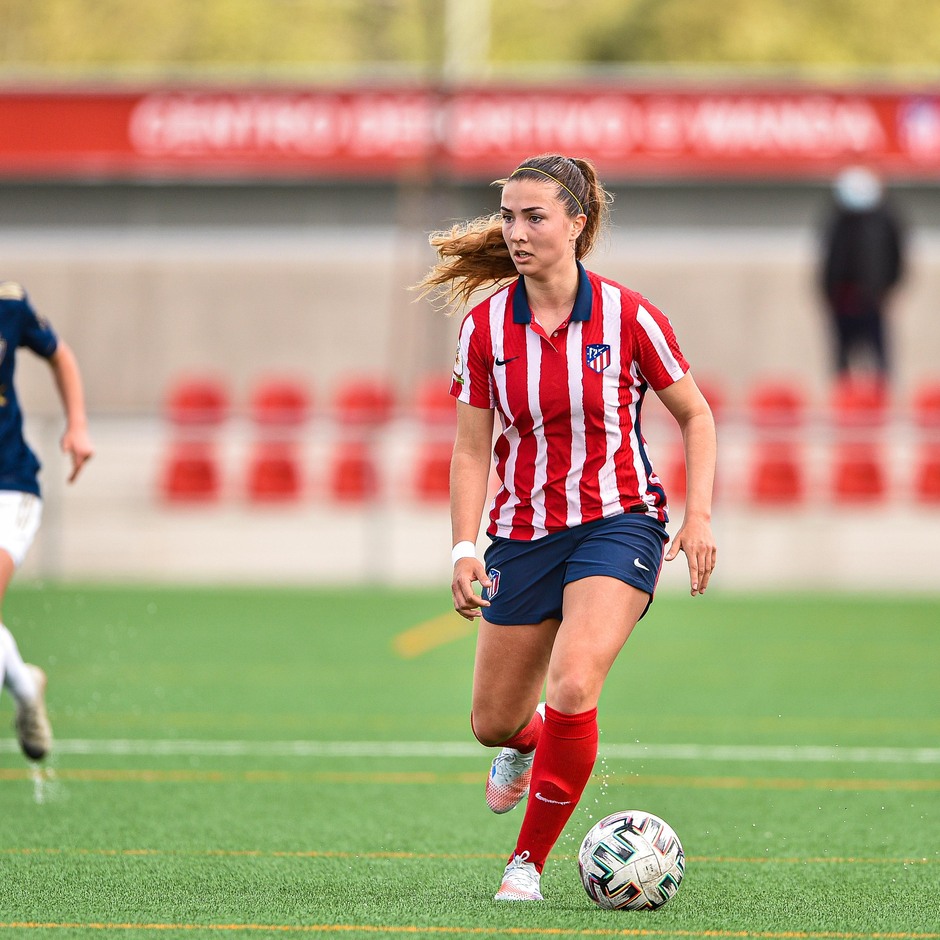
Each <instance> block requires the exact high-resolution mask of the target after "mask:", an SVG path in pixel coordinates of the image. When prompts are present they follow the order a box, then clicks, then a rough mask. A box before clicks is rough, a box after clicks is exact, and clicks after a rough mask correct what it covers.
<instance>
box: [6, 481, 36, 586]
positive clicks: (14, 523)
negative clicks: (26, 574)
mask: <svg viewBox="0 0 940 940" xmlns="http://www.w3.org/2000/svg"><path fill="white" fill-rule="evenodd" d="M41 520H42V500H41V499H40V498H39V497H38V496H34V495H33V494H32V493H19V492H17V491H15V490H0V550H3V551H5V552H6V553H7V554H8V555H9V556H10V557H11V558H12V559H13V564H14V565H15V566H16V567H17V568H19V566H20V565H21V564H23V559H24V558H25V557H26V553H27V552H28V551H29V547H30V546H31V545H32V544H33V539H34V538H36V533H37V532H38V531H39V523H40V521H41Z"/></svg>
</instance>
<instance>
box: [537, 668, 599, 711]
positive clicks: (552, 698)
mask: <svg viewBox="0 0 940 940" xmlns="http://www.w3.org/2000/svg"><path fill="white" fill-rule="evenodd" d="M599 694H600V689H599V688H598V684H597V682H596V680H595V679H594V677H593V676H588V675H581V674H578V673H566V674H565V675H561V676H558V677H557V678H555V679H550V680H549V684H548V703H549V704H550V705H551V706H552V708H554V709H556V710H557V711H560V712H564V713H565V714H566V715H578V714H580V713H581V712H585V711H589V710H590V709H592V708H594V707H595V706H596V705H597V700H598V697H599Z"/></svg>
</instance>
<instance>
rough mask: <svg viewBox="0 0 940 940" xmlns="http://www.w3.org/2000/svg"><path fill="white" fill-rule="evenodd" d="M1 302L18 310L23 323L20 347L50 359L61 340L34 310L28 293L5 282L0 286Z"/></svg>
mask: <svg viewBox="0 0 940 940" xmlns="http://www.w3.org/2000/svg"><path fill="white" fill-rule="evenodd" d="M0 300H5V301H8V302H13V303H15V304H16V306H17V308H18V312H19V315H20V318H21V322H22V331H21V333H20V343H19V344H20V346H25V347H26V348H27V349H31V350H32V351H33V352H34V353H36V355H38V356H42V357H43V358H44V359H48V358H49V357H50V356H51V355H52V354H53V353H54V352H55V351H56V347H57V346H58V345H59V339H58V337H57V336H56V334H55V331H54V330H53V329H52V327H51V326H50V325H49V323H48V321H46V320H45V319H43V318H42V317H40V316H39V315H38V314H37V313H36V311H35V310H33V307H32V305H31V304H30V302H29V298H28V297H27V296H26V291H25V290H23V288H22V287H21V286H20V285H19V284H16V283H14V282H13V281H5V282H3V283H2V284H0Z"/></svg>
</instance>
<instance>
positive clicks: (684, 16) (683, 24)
mask: <svg viewBox="0 0 940 940" xmlns="http://www.w3.org/2000/svg"><path fill="white" fill-rule="evenodd" d="M582 43H583V45H582V47H581V57H582V58H583V59H584V60H585V61H589V62H591V61H593V62H629V63H652V62H655V63H670V64H675V63H684V64H698V65H726V64H731V65H748V66H754V65H776V66H801V65H804V66H805V65H810V66H843V67H887V66H901V67H914V66H921V67H928V68H930V69H931V70H935V69H936V66H937V64H938V62H940V4H933V3H922V2H920V0H825V2H823V3H820V2H819V0H724V2H723V3H722V4H721V5H720V7H719V6H715V5H712V4H703V3H702V2H701V0H634V2H632V3H627V4H622V5H620V9H619V11H618V13H617V14H616V15H614V16H611V17H610V19H608V20H607V21H606V22H605V23H604V24H603V25H602V26H600V27H593V28H592V29H590V30H589V31H588V32H587V33H586V34H584V35H583V36H582Z"/></svg>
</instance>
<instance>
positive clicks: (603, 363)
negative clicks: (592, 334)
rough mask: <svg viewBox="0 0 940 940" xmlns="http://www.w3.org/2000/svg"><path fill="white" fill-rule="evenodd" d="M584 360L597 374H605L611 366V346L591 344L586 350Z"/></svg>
mask: <svg viewBox="0 0 940 940" xmlns="http://www.w3.org/2000/svg"><path fill="white" fill-rule="evenodd" d="M584 360H585V362H586V363H587V364H588V366H590V368H592V369H593V370H594V371H595V372H603V371H604V369H606V368H607V367H608V366H609V365H610V345H609V344H608V343H589V344H588V345H587V346H586V347H585V349H584Z"/></svg>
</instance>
